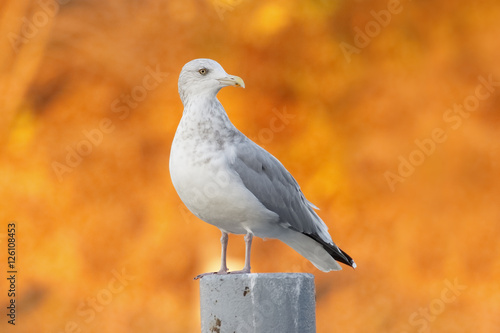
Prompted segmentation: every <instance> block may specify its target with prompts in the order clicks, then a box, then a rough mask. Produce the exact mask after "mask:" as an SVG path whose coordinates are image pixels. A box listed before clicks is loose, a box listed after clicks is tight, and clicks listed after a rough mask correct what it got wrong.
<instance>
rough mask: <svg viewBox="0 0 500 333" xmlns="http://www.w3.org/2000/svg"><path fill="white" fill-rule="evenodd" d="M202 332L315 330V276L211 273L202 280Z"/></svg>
mask: <svg viewBox="0 0 500 333" xmlns="http://www.w3.org/2000/svg"><path fill="white" fill-rule="evenodd" d="M200 305H201V332H202V333H214V332H215V333H232V332H237V333H250V332H252V333H261V332H262V333H281V332H287V333H294V332H296V333H314V332H316V300H315V292H314V275H312V274H304V273H276V274H274V273H273V274H258V273H252V274H235V275H231V274H228V275H208V276H204V277H203V278H201V280H200Z"/></svg>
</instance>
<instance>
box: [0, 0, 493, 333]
mask: <svg viewBox="0 0 500 333" xmlns="http://www.w3.org/2000/svg"><path fill="white" fill-rule="evenodd" d="M0 11H1V12H0V15H1V18H0V36H1V39H0V40H1V47H0V110H1V118H0V195H1V200H0V226H1V230H0V237H1V239H0V241H1V244H2V245H1V247H2V248H4V249H5V248H6V239H7V237H6V233H7V230H6V229H7V223H9V222H10V221H15V222H16V223H17V239H18V271H19V274H18V294H17V296H16V300H17V301H16V302H17V311H18V315H17V324H16V326H15V327H12V326H11V325H8V324H7V319H8V318H7V317H6V316H5V313H6V310H5V309H6V306H7V304H8V303H7V302H8V299H7V295H6V294H7V292H6V290H7V284H6V283H5V282H6V280H5V278H4V273H5V272H6V262H7V258H6V254H5V253H4V252H6V251H4V250H2V253H4V254H3V255H2V256H1V262H0V267H1V269H2V273H1V274H2V279H1V280H0V281H2V282H1V283H0V305H1V306H0V308H1V309H3V310H0V312H1V318H2V320H1V322H0V331H1V332H6V331H8V330H9V329H10V330H9V332H10V331H12V332H169V333H170V332H174V333H177V332H199V309H198V306H199V303H198V301H199V300H198V283H197V282H194V281H192V278H193V277H194V276H195V275H197V274H199V273H201V272H205V271H210V270H215V269H217V267H218V262H219V251H220V249H219V246H220V245H219V237H220V234H219V231H218V230H217V229H216V228H214V227H212V226H210V225H207V224H205V223H202V222H200V221H199V220H198V219H196V218H195V217H194V216H192V215H191V214H190V213H189V212H188V211H187V210H186V209H185V208H184V206H183V205H182V203H181V202H180V200H179V198H178V196H177V195H176V193H175V191H174V188H173V186H172V184H171V182H170V177H169V172H168V159H169V150H170V144H171V141H172V138H173V136H174V133H175V129H176V127H177V124H178V122H179V120H180V117H181V114H182V104H181V102H180V100H179V97H178V94H177V78H178V74H179V72H180V69H181V68H182V66H183V65H184V64H185V63H186V62H188V61H189V60H192V59H194V58H200V57H207V58H212V59H215V60H217V61H218V62H219V63H220V64H221V65H222V66H223V67H224V68H225V69H226V71H227V72H228V73H230V74H234V75H238V76H240V77H242V78H243V79H244V80H245V84H246V86H247V88H246V89H245V90H242V89H231V88H225V89H224V90H223V91H221V93H220V94H219V98H220V100H221V102H222V103H223V105H224V106H225V108H226V110H227V112H228V114H229V116H230V118H231V119H232V121H233V123H234V124H235V125H236V126H237V127H238V128H240V129H241V130H242V131H243V132H244V133H245V134H247V135H248V136H249V137H251V138H252V139H254V140H255V141H256V142H257V143H259V144H260V145H262V146H264V147H265V148H266V149H268V150H269V151H270V152H271V153H273V154H274V155H275V156H276V157H278V158H279V159H280V160H281V161H282V162H283V164H284V165H285V166H286V167H287V168H288V169H289V170H290V172H291V173H292V174H293V175H294V176H295V178H296V179H297V180H298V182H299V183H300V184H301V186H302V189H303V191H304V193H305V194H306V196H307V197H308V199H309V200H310V201H312V202H313V203H314V204H315V205H317V206H318V207H320V208H321V211H320V212H319V214H320V216H321V217H322V218H323V219H324V220H325V222H326V223H327V224H328V225H329V226H330V231H331V233H332V235H333V238H334V239H335V240H336V241H337V243H338V244H339V245H340V246H341V247H342V248H343V249H345V250H346V251H347V252H348V253H349V254H351V255H352V256H353V258H354V259H355V260H356V262H357V264H358V268H357V269H356V270H352V269H348V268H346V269H344V270H343V271H341V272H334V273H328V274H326V273H322V272H319V271H318V270H316V269H315V268H314V267H313V266H312V265H311V264H310V263H309V262H307V260H306V259H304V258H302V257H301V256H300V255H298V254H297V253H295V252H294V251H293V250H291V249H290V248H288V247H286V246H285V245H284V244H282V243H279V242H278V241H273V240H269V241H262V240H260V239H258V240H255V242H254V247H253V257H252V264H253V270H254V271H255V272H289V271H296V272H311V273H313V274H315V276H316V288H317V331H318V332H343V333H347V332H427V331H430V330H431V329H432V331H434V332H458V331H460V332H494V331H498V329H499V328H500V320H499V314H500V284H499V280H500V259H499V257H500V245H499V244H500V242H499V238H500V136H499V135H500V134H499V130H500V114H499V109H500V83H499V82H500V65H499V59H500V38H499V36H500V25H499V24H498V22H499V20H500V3H499V2H498V1H494V0H491V1H488V0H484V1H463V0H460V1H401V2H399V1H396V0H389V1H382V0H380V1H378V0H377V1H326V0H325V1H320V0H317V1H299V0H292V1H290V0H276V1H275V0H273V1H262V2H257V1H246V0H231V1H230V0H213V1H212V0H206V1H204V0H186V1H151V0H149V1H148V0H146V1H133V0H130V1H112V0H104V1H103V0H101V1H97V0H87V1H82V0H73V1H70V0H59V1H57V2H56V1H54V0H40V1H25V0H16V1H8V0H5V1H3V2H1V3H0ZM488 81H489V83H488ZM485 82H486V83H485ZM283 114H286V115H287V117H283ZM273 119H275V120H273ZM276 119H279V121H277V120H276ZM229 257H230V261H229V266H230V268H231V269H240V268H241V267H242V266H243V259H244V245H243V240H242V237H240V236H231V237H230V246H229ZM5 274H6V273H5Z"/></svg>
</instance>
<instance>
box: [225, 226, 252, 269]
mask: <svg viewBox="0 0 500 333" xmlns="http://www.w3.org/2000/svg"><path fill="white" fill-rule="evenodd" d="M244 239H245V267H243V269H242V270H241V271H234V272H229V274H246V273H250V251H251V249H252V239H253V234H252V233H250V232H249V233H247V234H246V235H245V238H244Z"/></svg>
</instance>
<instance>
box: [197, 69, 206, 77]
mask: <svg viewBox="0 0 500 333" xmlns="http://www.w3.org/2000/svg"><path fill="white" fill-rule="evenodd" d="M198 73H200V74H201V75H207V73H208V69H206V68H202V69H200V70H199V71H198Z"/></svg>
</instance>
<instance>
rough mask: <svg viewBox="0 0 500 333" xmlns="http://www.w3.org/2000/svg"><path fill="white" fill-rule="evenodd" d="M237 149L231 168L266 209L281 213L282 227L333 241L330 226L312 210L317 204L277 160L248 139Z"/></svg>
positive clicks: (280, 221) (279, 214) (329, 241)
mask: <svg viewBox="0 0 500 333" xmlns="http://www.w3.org/2000/svg"><path fill="white" fill-rule="evenodd" d="M236 149H237V151H236V158H235V160H234V162H233V163H232V168H233V169H234V170H235V171H236V172H237V173H238V175H239V176H240V178H241V180H242V181H243V184H244V185H245V186H246V188H247V189H248V190H249V191H250V192H252V194H253V195H254V196H255V197H256V198H257V199H258V200H259V201H260V202H261V203H262V204H263V205H264V206H265V207H266V208H267V209H269V210H270V211H273V212H275V213H276V214H278V216H279V219H280V220H279V223H280V224H281V225H283V226H284V227H288V228H292V229H294V230H296V231H299V232H302V233H306V234H311V235H317V236H320V237H321V238H322V239H323V240H324V241H326V242H328V243H331V242H332V240H331V237H330V235H329V234H328V227H327V226H326V225H325V223H324V222H323V221H322V220H321V219H320V218H319V216H318V215H317V214H316V212H315V211H314V210H313V207H314V205H312V204H311V203H310V202H309V201H308V200H307V199H306V198H305V196H304V194H303V193H302V191H301V190H300V187H299V184H298V183H297V181H296V180H295V179H294V178H293V176H292V175H291V174H290V172H288V170H286V169H285V167H284V166H283V164H281V162H280V161H278V159H276V158H275V157H274V156H273V155H271V154H270V153H268V152H267V151H266V150H264V149H263V148H261V147H259V146H258V145H257V144H255V143H254V142H252V141H251V140H250V139H248V138H246V140H244V141H243V142H241V143H239V144H237V147H236ZM314 208H316V207H314Z"/></svg>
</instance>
